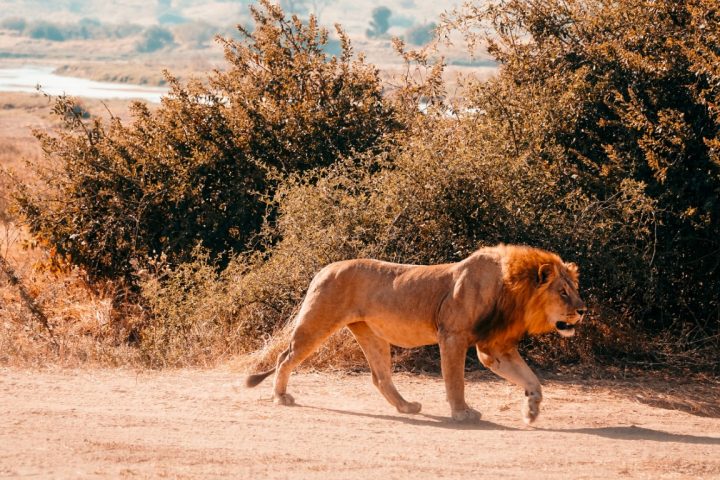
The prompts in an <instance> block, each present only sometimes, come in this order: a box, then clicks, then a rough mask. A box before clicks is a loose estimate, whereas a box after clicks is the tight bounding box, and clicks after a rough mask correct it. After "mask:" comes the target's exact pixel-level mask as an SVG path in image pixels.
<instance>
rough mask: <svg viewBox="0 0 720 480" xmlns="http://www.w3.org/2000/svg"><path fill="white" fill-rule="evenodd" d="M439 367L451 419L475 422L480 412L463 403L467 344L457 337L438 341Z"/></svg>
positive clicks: (478, 418)
mask: <svg viewBox="0 0 720 480" xmlns="http://www.w3.org/2000/svg"><path fill="white" fill-rule="evenodd" d="M439 344H440V367H441V369H442V376H443V380H445V392H446V394H447V400H448V402H449V403H450V411H451V414H452V418H453V420H455V421H458V422H477V421H478V420H480V412H478V411H477V410H475V409H473V408H470V407H469V406H468V404H467V403H465V354H466V353H467V348H468V345H467V342H465V341H463V339H460V338H457V337H452V336H448V337H444V338H441V339H440V342H439Z"/></svg>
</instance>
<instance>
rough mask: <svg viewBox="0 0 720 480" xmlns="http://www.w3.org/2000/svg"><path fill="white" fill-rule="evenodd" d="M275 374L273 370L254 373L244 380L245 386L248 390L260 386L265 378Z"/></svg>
mask: <svg viewBox="0 0 720 480" xmlns="http://www.w3.org/2000/svg"><path fill="white" fill-rule="evenodd" d="M273 373H275V369H274V368H273V369H272V370H268V371H267V372H262V373H256V374H253V375H248V376H247V378H246V379H245V386H246V387H248V388H252V387H257V386H258V385H260V383H261V382H262V381H263V380H265V379H266V378H267V377H269V376H270V375H272V374H273Z"/></svg>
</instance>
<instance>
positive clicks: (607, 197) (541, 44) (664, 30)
mask: <svg viewBox="0 0 720 480" xmlns="http://www.w3.org/2000/svg"><path fill="white" fill-rule="evenodd" d="M543 5H544V6H543V8H538V7H537V6H536V5H535V4H534V3H531V2H502V3H495V4H492V5H490V6H487V7H482V8H481V7H478V8H476V9H473V10H471V11H467V12H465V16H461V17H460V18H459V19H460V20H461V21H462V22H464V26H465V27H466V28H467V29H468V30H466V32H467V33H468V34H469V35H470V36H471V37H472V36H473V35H474V33H473V31H475V32H476V31H477V27H478V26H482V25H485V26H489V27H490V28H491V29H492V30H493V32H494V33H495V40H494V41H492V42H491V44H490V48H489V51H490V53H491V54H492V55H494V56H495V58H496V59H497V61H498V62H500V63H501V65H502V67H501V71H500V76H499V78H498V79H497V80H495V81H494V82H491V83H490V84H489V86H488V87H485V88H483V89H482V93H480V94H479V96H477V97H476V99H477V100H478V103H477V108H485V109H486V110H487V111H488V112H489V113H490V114H491V115H493V116H494V117H495V118H496V121H497V122H498V123H499V124H503V123H504V124H506V125H508V127H510V130H511V132H510V133H511V135H512V136H513V137H514V138H516V139H517V142H516V143H517V145H518V148H519V151H521V152H527V153H528V154H532V156H533V157H539V158H544V159H546V160H547V161H549V162H552V163H553V164H556V165H558V164H562V163H564V164H565V165H564V167H563V168H565V169H567V171H573V172H575V174H576V175H577V176H578V180H579V186H580V187H581V188H582V189H583V191H585V192H587V194H588V195H593V196H595V197H596V198H597V199H598V201H601V202H611V203H616V204H617V203H618V202H619V200H620V199H621V198H623V196H624V195H626V194H627V193H628V188H629V189H630V190H631V191H632V192H633V193H632V196H633V197H634V198H637V199H638V200H639V201H641V202H642V203H644V204H647V205H648V206H650V207H651V208H650V209H649V210H648V211H647V213H646V215H645V216H644V217H643V219H642V220H643V222H644V223H645V224H646V225H645V227H643V228H642V230H646V229H649V233H650V234H651V235H650V237H649V239H648V240H649V241H647V242H645V245H644V246H643V247H642V249H643V255H642V261H638V262H637V263H636V265H635V268H634V269H633V270H632V271H631V272H632V278H628V279H627V280H628V282H629V283H628V290H630V291H632V290H634V291H635V293H634V294H632V295H626V296H624V297H621V298H622V303H625V304H627V308H629V309H631V310H632V311H633V312H634V313H635V314H636V316H635V318H636V319H637V320H638V322H639V323H640V324H641V325H643V326H644V327H645V328H646V329H648V330H649V331H651V332H660V331H663V330H664V329H671V330H672V331H673V332H674V333H675V334H676V335H677V338H678V342H679V343H682V344H686V345H690V344H692V342H693V341H696V340H699V339H709V338H712V337H713V336H714V335H716V334H717V332H718V330H719V329H720V317H719V316H718V311H720V310H719V309H720V304H719V303H718V296H717V294H716V292H717V291H720V268H719V265H720V262H718V258H720V255H718V252H720V221H719V220H720V200H719V198H720V197H719V196H718V192H720V157H718V149H717V146H718V145H720V136H719V134H720V122H719V120H720V118H719V117H718V112H717V109H715V108H714V107H712V105H715V104H716V102H717V100H718V96H719V95H720V89H719V88H718V85H720V83H719V80H720V71H718V69H717V64H716V63H713V62H716V61H717V60H718V58H719V56H720V49H719V48H718V45H720V44H719V43H718V38H719V37H718V35H720V34H719V33H718V30H717V29H708V28H707V26H708V25H711V24H714V23H716V22H717V20H718V10H717V6H716V5H715V4H714V2H710V1H705V0H694V1H690V2H681V3H678V2H675V1H670V0H666V1H660V2H656V3H655V4H654V6H653V8H645V6H644V5H641V4H638V3H635V2H630V1H628V2H617V3H613V4H612V5H608V4H607V3H606V2H602V1H589V2H583V4H582V5H581V4H568V3H567V2H563V1H559V0H558V1H555V0H553V1H548V2H544V4H543ZM462 22H461V23H462ZM517 38H527V39H528V41H527V42H523V43H518V42H516V41H515V39H517ZM555 146H557V147H559V150H560V154H561V155H557V153H556V148H555ZM549 147H552V148H549ZM619 206H622V203H621V204H619ZM629 227H631V225H629ZM637 227H638V228H640V227H641V225H637ZM613 248H614V246H611V245H607V246H605V248H604V249H603V251H604V252H612V251H613V250H612V249H613ZM589 260H593V262H594V263H597V261H598V260H597V259H592V258H589ZM628 293H630V292H628ZM606 295H608V296H609V297H610V298H613V296H614V295H617V293H616V292H614V291H613V290H610V291H607V292H606ZM619 303H620V302H619Z"/></svg>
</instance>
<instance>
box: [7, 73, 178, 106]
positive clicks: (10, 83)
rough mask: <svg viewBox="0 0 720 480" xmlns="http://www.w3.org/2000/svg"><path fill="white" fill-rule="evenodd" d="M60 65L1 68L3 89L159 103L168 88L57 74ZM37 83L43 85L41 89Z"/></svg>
mask: <svg viewBox="0 0 720 480" xmlns="http://www.w3.org/2000/svg"><path fill="white" fill-rule="evenodd" d="M57 68H58V67H55V66H50V65H40V64H25V65H18V66H12V67H3V68H0V92H22V93H36V92H40V93H46V94H49V95H63V94H64V95H69V96H73V97H83V98H97V99H126V100H130V99H137V100H145V101H147V102H152V103H159V102H160V99H161V98H162V96H164V95H166V94H167V92H168V89H167V88H165V87H153V86H147V85H136V84H129V83H116V82H98V81H95V80H90V79H87V78H80V77H72V76H65V75H58V74H56V73H55V72H56V70H57ZM38 86H39V87H40V88H38Z"/></svg>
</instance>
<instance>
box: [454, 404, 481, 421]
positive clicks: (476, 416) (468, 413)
mask: <svg viewBox="0 0 720 480" xmlns="http://www.w3.org/2000/svg"><path fill="white" fill-rule="evenodd" d="M481 416H482V415H480V412H478V411H477V410H475V409H473V408H470V407H467V408H466V409H464V410H455V411H454V412H452V419H453V420H455V421H456V422H460V423H477V422H479V421H480V417H481Z"/></svg>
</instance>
